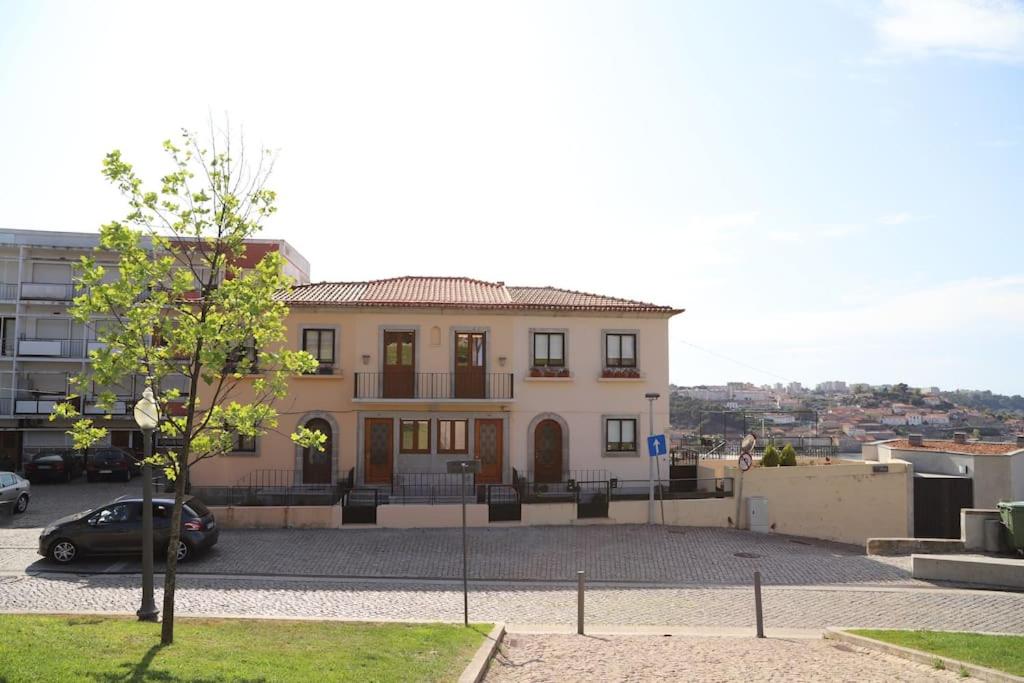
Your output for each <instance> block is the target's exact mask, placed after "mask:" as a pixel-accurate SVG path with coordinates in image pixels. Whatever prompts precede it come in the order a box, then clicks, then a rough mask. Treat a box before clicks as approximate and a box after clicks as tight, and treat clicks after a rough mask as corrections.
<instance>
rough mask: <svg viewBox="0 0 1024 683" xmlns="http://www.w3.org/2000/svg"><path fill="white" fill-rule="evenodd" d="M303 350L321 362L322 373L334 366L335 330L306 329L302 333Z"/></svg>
mask: <svg viewBox="0 0 1024 683" xmlns="http://www.w3.org/2000/svg"><path fill="white" fill-rule="evenodd" d="M302 350H303V351H305V352H307V353H309V354H311V355H312V356H313V357H314V358H316V359H317V360H318V361H320V371H321V372H324V371H325V370H330V368H331V366H333V365H334V330H331V329H306V330H303V331H302Z"/></svg>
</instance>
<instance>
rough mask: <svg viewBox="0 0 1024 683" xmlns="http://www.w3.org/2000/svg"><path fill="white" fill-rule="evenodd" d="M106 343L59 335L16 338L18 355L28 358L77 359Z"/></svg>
mask: <svg viewBox="0 0 1024 683" xmlns="http://www.w3.org/2000/svg"><path fill="white" fill-rule="evenodd" d="M105 346H106V345H105V344H104V343H103V342H100V341H96V340H94V339H67V338H61V337H24V336H23V337H21V338H20V339H18V345H17V350H18V356H22V357H28V358H66V359H69V360H78V359H83V358H88V357H89V352H90V351H92V350H93V349H102V348H104V347H105Z"/></svg>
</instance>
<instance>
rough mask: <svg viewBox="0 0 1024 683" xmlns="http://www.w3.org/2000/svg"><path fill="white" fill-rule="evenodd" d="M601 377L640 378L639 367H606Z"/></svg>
mask: <svg viewBox="0 0 1024 683" xmlns="http://www.w3.org/2000/svg"><path fill="white" fill-rule="evenodd" d="M601 377H604V378H607V379H639V378H640V369H639V368H605V369H604V371H603V372H602V373H601Z"/></svg>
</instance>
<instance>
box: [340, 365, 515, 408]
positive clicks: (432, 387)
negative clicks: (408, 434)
mask: <svg viewBox="0 0 1024 683" xmlns="http://www.w3.org/2000/svg"><path fill="white" fill-rule="evenodd" d="M354 385H355V386H354V398H356V399H379V400H386V399H420V400H432V401H436V400H445V401H449V400H458V401H464V400H465V401H471V400H506V401H508V400H512V399H514V398H515V387H514V379H513V375H512V373H503V372H502V373H499V372H474V371H469V372H465V373H462V372H394V373H392V372H357V373H355V382H354Z"/></svg>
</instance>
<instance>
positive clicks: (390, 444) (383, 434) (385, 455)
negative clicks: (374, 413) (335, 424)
mask: <svg viewBox="0 0 1024 683" xmlns="http://www.w3.org/2000/svg"><path fill="white" fill-rule="evenodd" d="M393 425H394V422H393V420H392V419H391V418H390V417H383V418H381V417H368V418H366V423H365V426H364V429H363V480H364V481H365V482H366V483H367V484H389V483H391V473H392V471H393V467H394V462H395V459H394V455H395V441H394V439H393V438H392V432H391V430H392V429H393Z"/></svg>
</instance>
